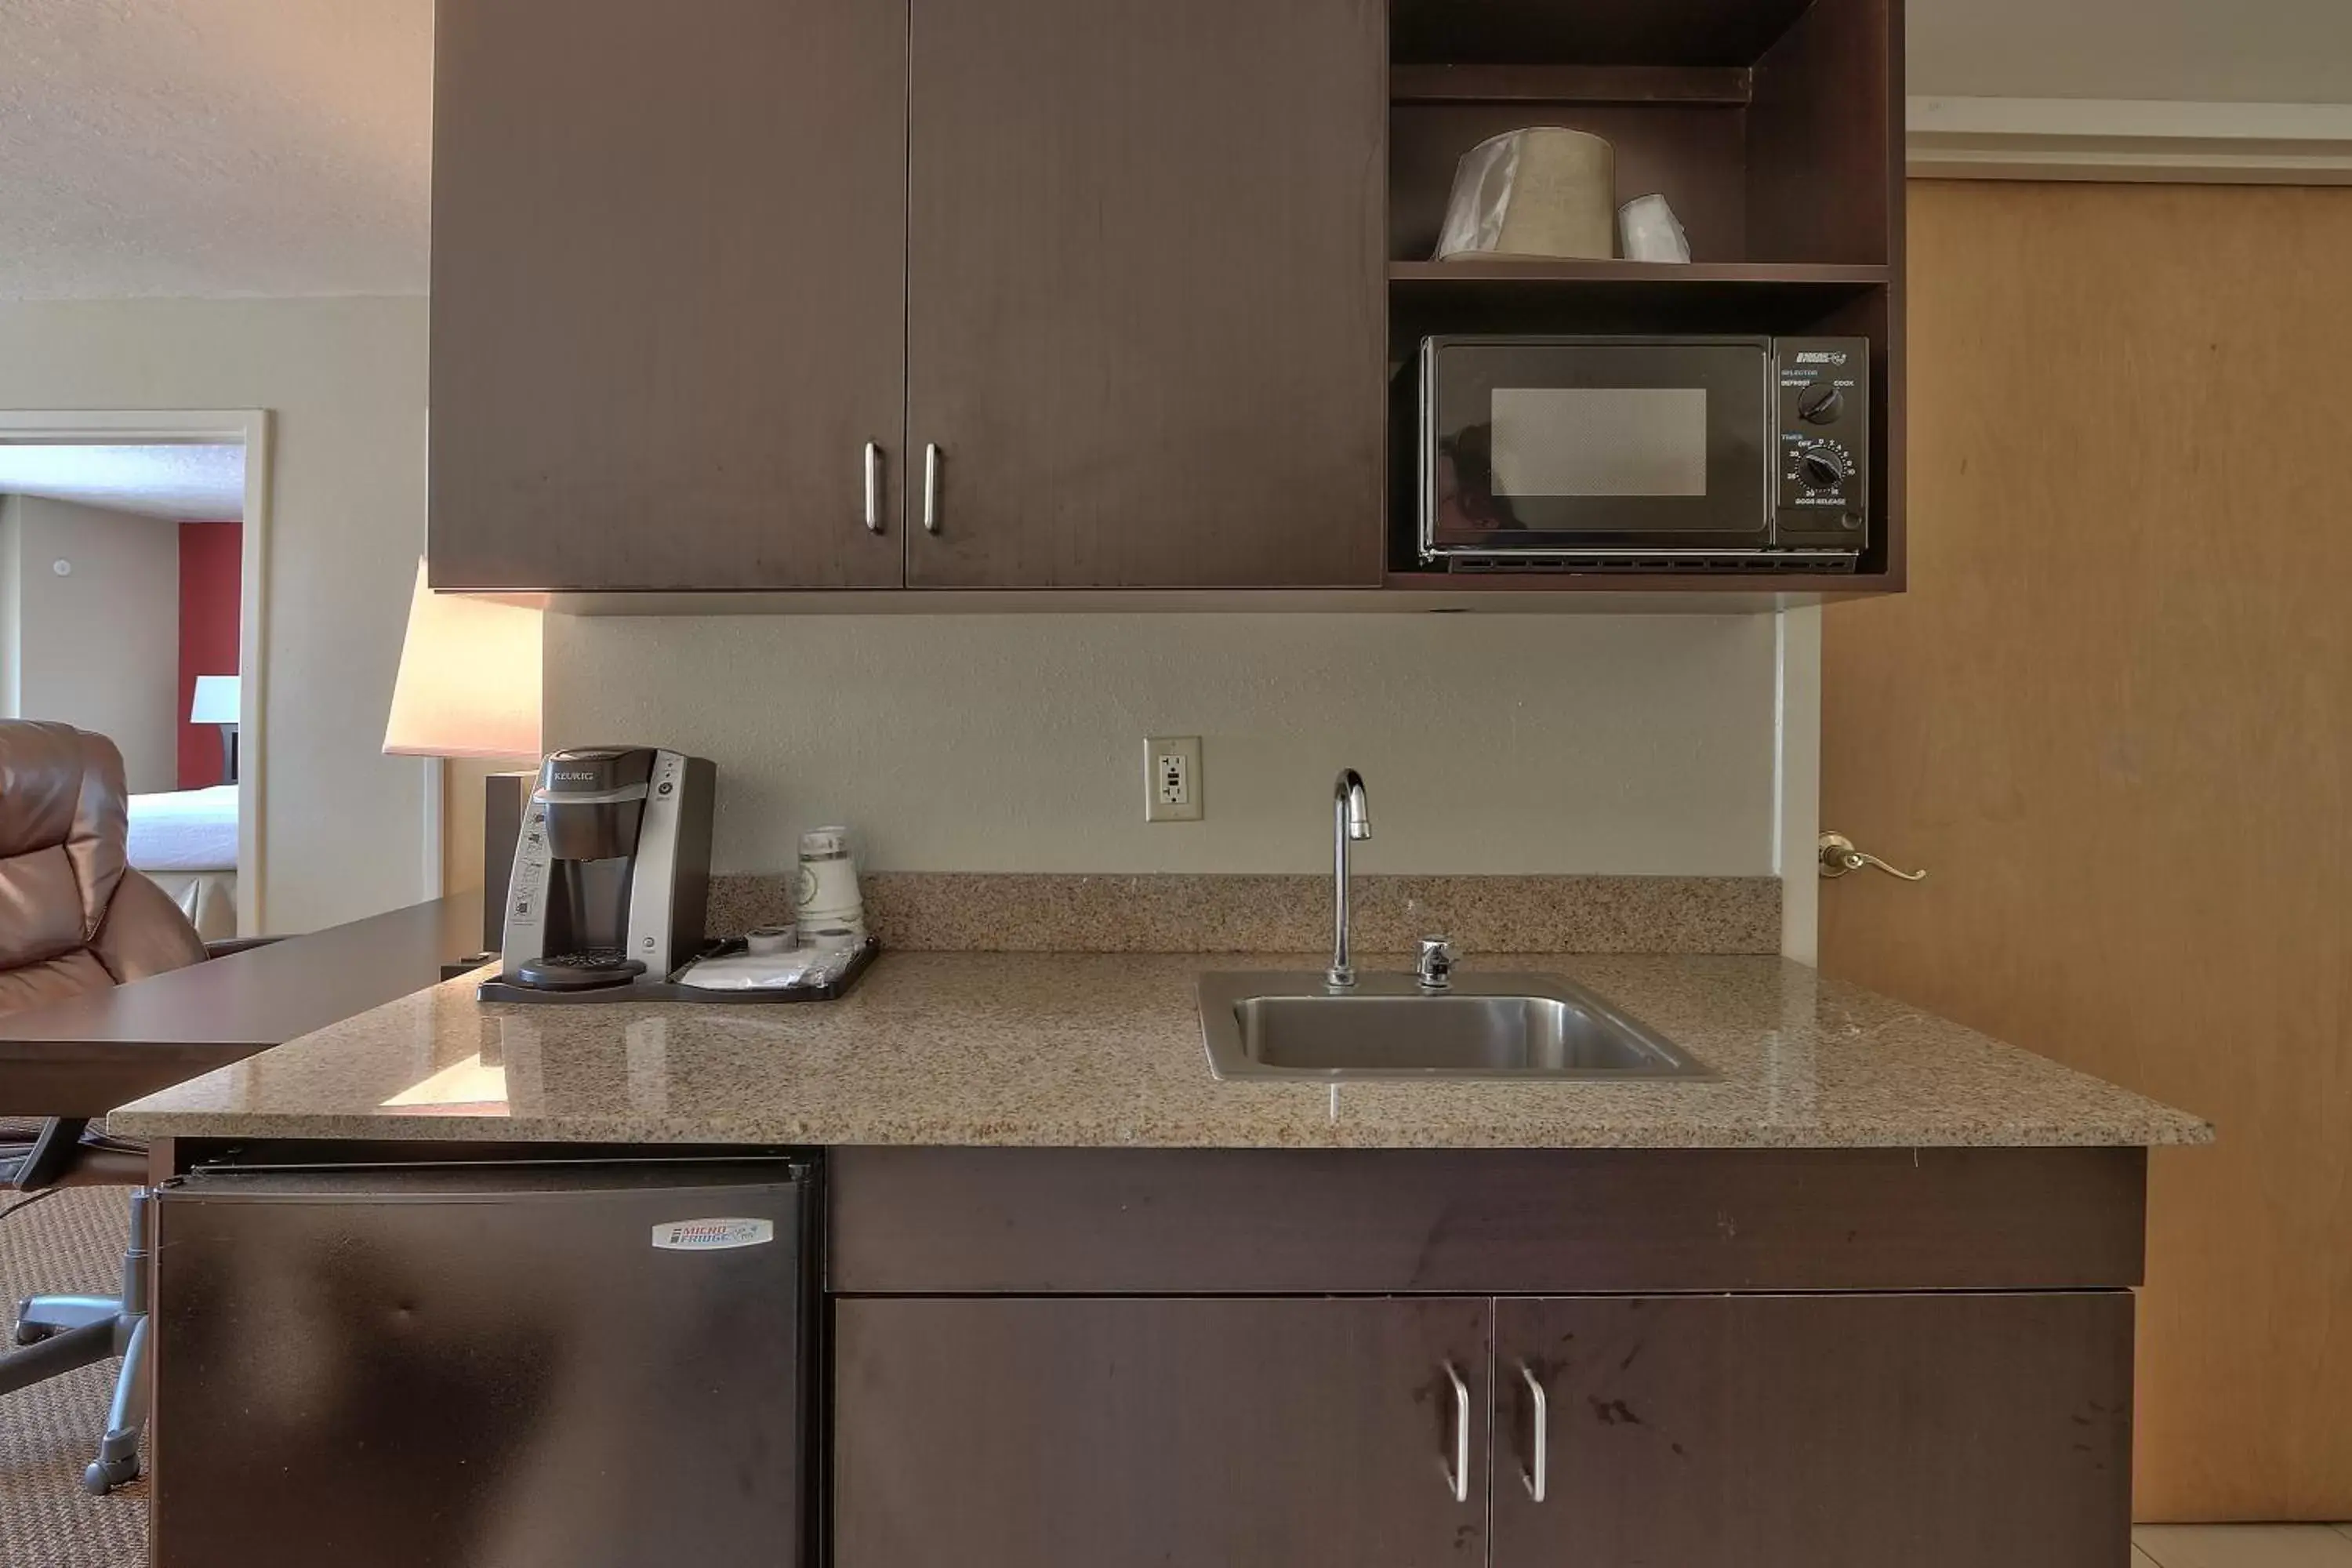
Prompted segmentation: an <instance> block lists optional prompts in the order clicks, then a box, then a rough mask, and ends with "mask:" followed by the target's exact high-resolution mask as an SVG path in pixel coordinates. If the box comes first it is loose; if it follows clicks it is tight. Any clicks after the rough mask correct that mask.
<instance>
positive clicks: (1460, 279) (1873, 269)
mask: <svg viewBox="0 0 2352 1568" xmlns="http://www.w3.org/2000/svg"><path fill="white" fill-rule="evenodd" d="M1889 276H1890V269H1889V268H1885V267H1881V266H1877V265H1874V264H1866V263H1865V264H1848V263H1843V262H1815V261H1680V262H1676V261H1601V260H1590V261H1588V260H1583V259H1570V258H1559V259H1546V260H1518V259H1511V258H1492V259H1488V258H1478V259H1467V258H1465V259H1464V260H1460V261H1391V262H1390V263H1389V281H1390V282H1391V283H1405V284H1419V283H1428V284H1441V285H1444V284H1465V285H1469V286H1473V287H1475V286H1479V285H1485V284H1495V283H1557V284H1573V285H1576V286H1579V287H1585V288H1590V287H1593V286H1596V285H1598V286H1604V287H1605V286H1611V285H1615V284H1639V285H1643V286H1650V287H1659V288H1677V287H1689V288H1702V287H1707V286H1717V287H1719V286H1722V285H1725V284H1740V285H1746V286H1748V287H1751V288H1758V289H1770V288H1780V287H1785V286H1787V285H1790V284H1797V285H1811V286H1816V287H1818V286H1829V287H1833V288H1842V289H1848V290H1852V289H1874V288H1877V287H1878V286H1880V285H1881V284H1884V283H1885V281H1886V280H1887V279H1888V277H1889Z"/></svg>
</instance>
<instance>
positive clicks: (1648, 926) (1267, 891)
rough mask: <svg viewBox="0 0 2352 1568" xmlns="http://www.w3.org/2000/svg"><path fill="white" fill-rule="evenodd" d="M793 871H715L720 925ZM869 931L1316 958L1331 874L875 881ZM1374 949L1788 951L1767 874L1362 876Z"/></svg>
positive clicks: (713, 900)
mask: <svg viewBox="0 0 2352 1568" xmlns="http://www.w3.org/2000/svg"><path fill="white" fill-rule="evenodd" d="M792 885H793V879H792V878H791V877H790V876H787V875H762V876H742V875H734V876H719V877H717V878H714V879H712V882H711V889H710V919H709V925H710V930H711V931H713V932H714V933H719V934H730V935H731V934H734V933H737V932H740V931H746V930H748V929H750V928H751V927H752V926H755V925H761V924H764V923H767V922H769V921H779V920H782V919H785V918H788V917H789V916H790V914H791V912H792ZM864 891H865V898H866V924H867V926H868V927H869V928H870V929H871V930H872V931H874V933H875V934H876V935H877V936H878V937H880V938H881V939H882V942H883V943H884V945H885V946H887V947H891V948H896V949H899V950H901V951H961V950H977V951H983V952H1317V951H1319V950H1321V949H1322V948H1324V947H1328V945H1329V943H1330V941H1331V882H1330V879H1328V877H1311V876H1217V875H1185V874H1178V873H1146V874H1139V875H1123V874H1106V875H1099V876H1083V875H1060V874H1029V873H1019V872H921V871H884V872H869V873H867V874H866V877H865V879H864ZM1353 905H1354V925H1353V935H1354V941H1355V945H1356V947H1357V949H1358V950H1359V951H1360V952H1403V951H1407V950H1409V949H1410V948H1411V947H1412V942H1413V941H1414V939H1415V938H1417V937H1419V936H1421V935H1423V934H1424V933H1428V932H1442V933H1443V934H1444V935H1446V936H1449V937H1451V938H1453V939H1454V942H1455V943H1456V944H1458V945H1459V946H1460V947H1461V948H1462V950H1463V951H1464V952H1465V953H1468V954H1472V955H1475V954H1477V953H1480V952H1675V953H1777V952H1780V881H1779V879H1776V878H1771V877H1401V876H1377V875H1368V876H1359V877H1358V878H1357V879H1355V883H1354V891H1353Z"/></svg>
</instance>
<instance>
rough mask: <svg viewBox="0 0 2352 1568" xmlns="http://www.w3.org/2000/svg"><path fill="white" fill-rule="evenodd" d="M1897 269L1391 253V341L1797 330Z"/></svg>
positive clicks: (1882, 283)
mask: <svg viewBox="0 0 2352 1568" xmlns="http://www.w3.org/2000/svg"><path fill="white" fill-rule="evenodd" d="M1891 275H1892V272H1891V269H1890V268H1885V267H1881V266H1875V265H1844V264H1836V263H1827V262H1811V261H1694V262H1685V263H1667V262H1656V261H1483V260H1464V261H1392V262H1391V263H1389V321H1390V326H1391V349H1392V350H1393V349H1394V348H1395V347H1396V346H1397V344H1399V343H1400V342H1404V341H1408V340H1410V339H1412V338H1417V337H1419V336H1421V335H1422V334H1423V333H1426V332H1475V331H1501V332H1509V331H1538V332H1657V331H1684V332H1738V333H1743V334H1745V333H1751V332H1801V331H1814V330H1817V329H1820V328H1821V324H1822V323H1823V322H1825V321H1829V320H1830V319H1831V318H1832V317H1833V316H1836V315H1837V314H1839V313H1840V312H1841V311H1842V310H1845V309H1846V308H1847V307H1849V306H1851V305H1852V304H1853V302H1854V301H1855V300H1864V299H1866V298H1867V297H1868V296H1870V295H1873V294H1874V293H1877V292H1879V291H1881V290H1884V289H1885V288H1886V286H1887V282H1888V279H1889V278H1890V277H1891Z"/></svg>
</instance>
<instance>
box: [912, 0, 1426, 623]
mask: <svg viewBox="0 0 2352 1568" xmlns="http://www.w3.org/2000/svg"><path fill="white" fill-rule="evenodd" d="M1383 11H1384V7H1383V5H1382V3H1381V0H1286V4H1283V5H1265V4H1262V3H1261V0H1186V3H1184V4H1181V5H1171V4H1167V3H1166V0H998V3H997V4H993V5H972V4H970V3H969V0H913V6H912V24H911V25H912V27H913V47H912V55H911V60H912V66H911V77H912V81H913V88H912V96H913V120H912V132H911V160H912V161H911V165H910V167H911V176H910V178H911V185H910V193H909V200H908V212H909V249H908V295H907V308H908V442H909V453H910V466H909V469H908V474H909V479H908V489H907V499H906V507H907V514H908V567H907V572H908V582H909V583H910V584H915V585H919V586H927V587H946V586H983V587H1065V586H1066V587H1079V586H1114V587H1184V586H1200V585H1211V586H1262V585H1310V586H1312V585H1329V584H1353V585H1359V586H1364V585H1371V584H1377V582H1378V581H1379V575H1380V565H1381V551H1382V534H1383V528H1384V523H1383V508H1384V504H1385V503H1384V500H1383V496H1384V489H1383V478H1382V468H1381V462H1382V458H1381V453H1382V449H1383V440H1384V426H1385V422H1386V412H1385V410H1386V391H1385V387H1386V363H1387V357H1386V356H1387V348H1386V342H1385V339H1386V332H1387V315H1386V309H1387V307H1386V289H1387V283H1386V271H1385V263H1384V260H1383V258H1384V256H1385V254H1386V251H1385V246H1384V240H1383V232H1382V224H1383V216H1382V215H1383V211H1384V205H1385V200H1386V197H1385V192H1384V188H1383V187H1384V184H1385V181H1386V174H1385V163H1384V158H1385V153H1384V149H1385V145H1386V142H1385V125H1386V116H1387V110H1388V105H1387V85H1386V84H1387V62H1386V54H1385V45H1384V39H1385V36H1386V34H1385V27H1384V16H1383ZM934 445H936V446H937V447H939V448H940V492H939V499H938V511H937V521H938V531H937V532H936V533H930V532H926V531H923V530H922V528H921V525H920V522H919V518H920V517H921V515H922V511H923V497H922V493H921V491H922V478H921V464H922V462H923V458H924V453H925V450H926V448H927V447H930V446H934Z"/></svg>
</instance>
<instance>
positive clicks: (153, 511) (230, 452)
mask: <svg viewBox="0 0 2352 1568" xmlns="http://www.w3.org/2000/svg"><path fill="white" fill-rule="evenodd" d="M0 495H26V496H43V497H46V498H47V499H48V500H78V501H80V502H82V503H84V504H85V505H88V506H103V507H111V508H112V509H113V510H116V511H133V512H139V513H142V514H143V515H145V516H148V517H169V518H179V519H183V520H184V521H190V522H232V521H236V519H238V518H240V517H243V516H244V515H245V448H244V447H241V446H238V445H236V443H234V442H232V443H229V444H227V445H225V446H219V445H195V444H186V445H177V446H152V447H89V446H37V445H32V444H24V445H0Z"/></svg>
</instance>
